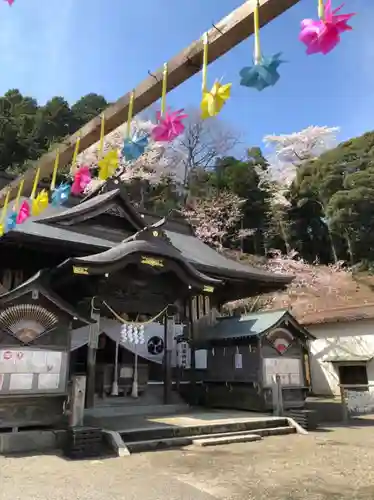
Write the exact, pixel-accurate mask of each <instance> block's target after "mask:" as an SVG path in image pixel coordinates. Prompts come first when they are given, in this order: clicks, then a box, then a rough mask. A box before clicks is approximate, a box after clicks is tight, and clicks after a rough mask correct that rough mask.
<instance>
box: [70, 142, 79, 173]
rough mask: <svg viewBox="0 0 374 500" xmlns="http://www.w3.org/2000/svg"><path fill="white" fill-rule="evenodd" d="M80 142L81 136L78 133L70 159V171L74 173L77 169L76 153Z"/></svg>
mask: <svg viewBox="0 0 374 500" xmlns="http://www.w3.org/2000/svg"><path fill="white" fill-rule="evenodd" d="M80 144H81V136H80V134H79V133H78V137H77V140H76V142H75V148H74V153H73V159H72V161H71V172H72V173H73V174H75V171H76V169H77V158H78V153H79V147H80Z"/></svg>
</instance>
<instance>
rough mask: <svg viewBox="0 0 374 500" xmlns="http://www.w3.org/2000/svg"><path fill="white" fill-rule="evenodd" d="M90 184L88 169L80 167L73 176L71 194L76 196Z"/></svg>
mask: <svg viewBox="0 0 374 500" xmlns="http://www.w3.org/2000/svg"><path fill="white" fill-rule="evenodd" d="M90 182H91V172H90V169H89V167H87V166H85V165H84V166H82V167H80V168H79V169H78V170H77V171H76V172H75V174H74V181H73V184H72V186H71V194H73V195H75V196H77V195H79V194H81V193H83V191H84V190H85V189H86V186H87V185H88V184H89V183H90Z"/></svg>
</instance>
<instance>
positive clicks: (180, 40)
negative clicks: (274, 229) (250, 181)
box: [0, 0, 374, 146]
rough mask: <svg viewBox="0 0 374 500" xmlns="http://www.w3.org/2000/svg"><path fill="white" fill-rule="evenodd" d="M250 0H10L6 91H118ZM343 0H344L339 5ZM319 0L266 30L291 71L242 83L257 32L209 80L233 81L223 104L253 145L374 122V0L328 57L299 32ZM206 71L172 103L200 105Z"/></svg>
mask: <svg viewBox="0 0 374 500" xmlns="http://www.w3.org/2000/svg"><path fill="white" fill-rule="evenodd" d="M241 3H243V2H242V1H241V0H138V1H135V2H130V1H129V0H15V2H14V5H13V6H12V7H8V5H7V3H6V2H4V0H0V67H1V79H0V93H4V92H5V91H6V90H8V89H9V88H18V89H20V90H21V92H22V93H24V94H26V95H30V96H32V97H35V98H37V99H38V100H39V101H40V102H44V101H46V100H47V99H49V98H50V97H52V96H54V95H62V96H64V97H65V98H66V99H67V100H68V101H69V102H74V101H75V100H77V99H78V98H79V97H80V96H82V95H83V94H86V93H88V92H97V93H100V94H103V95H104V96H105V97H106V98H107V99H108V100H116V99H117V98H119V97H120V96H121V95H123V94H124V93H126V92H127V91H128V90H130V89H131V88H133V87H135V86H136V85H137V84H138V83H139V82H140V81H141V80H143V79H144V78H145V77H146V76H147V71H148V70H151V71H152V70H154V69H157V68H158V67H160V66H161V65H162V64H163V63H164V62H165V61H167V60H168V59H169V58H170V57H172V56H174V55H175V54H177V53H178V52H179V51H180V50H181V49H183V48H184V47H185V46H187V45H189V44H190V43H191V42H192V41H193V40H195V39H196V38H198V37H199V36H200V35H201V34H202V33H203V32H204V31H205V30H207V29H208V28H209V27H210V26H211V24H212V22H217V21H219V20H220V19H221V18H222V17H224V16H225V15H227V14H229V13H230V12H231V10H233V9H234V8H236V7H238V6H239V5H240V4H241ZM339 3H340V2H339V1H338V0H335V6H338V5H339ZM316 5H317V0H301V1H300V3H299V4H298V5H296V6H295V7H293V8H292V9H290V10H289V11H287V12H286V13H284V14H283V15H282V16H280V17H279V18H277V19H276V20H275V21H273V22H272V23H270V24H269V25H268V26H266V27H265V28H264V29H263V30H262V31H261V41H262V49H263V52H264V53H265V54H273V53H275V52H278V51H282V52H283V54H284V58H285V59H286V60H287V61H289V62H288V63H287V64H285V65H283V66H282V67H281V68H280V72H281V80H280V81H279V82H278V84H277V85H276V86H275V87H273V88H269V89H266V90H264V91H263V92H257V91H255V90H252V89H246V88H244V87H240V86H239V76H238V73H239V71H240V69H241V68H242V67H243V66H247V65H250V64H251V60H252V51H253V39H248V40H246V41H244V42H243V43H242V44H241V45H239V46H237V47H235V48H234V49H233V50H232V51H231V52H229V53H228V54H227V55H225V56H223V57H222V58H221V59H220V60H218V61H216V62H215V63H214V64H212V65H210V67H209V71H208V79H209V81H210V83H211V84H213V83H214V79H215V78H221V77H223V80H224V81H225V82H229V81H230V82H233V84H234V85H233V91H232V99H231V100H230V101H229V102H228V104H227V105H226V108H225V109H224V111H223V112H222V115H221V116H222V119H224V120H226V121H227V122H229V123H231V124H232V125H233V126H234V127H235V128H236V129H238V130H239V131H240V132H241V134H242V140H243V142H244V143H246V144H247V145H248V146H249V145H256V144H260V143H261V140H262V137H263V136H264V135H265V134H270V133H277V134H281V133H290V132H295V131H298V130H301V129H302V128H304V127H307V126H308V125H329V126H339V127H341V134H340V138H341V139H346V138H349V137H352V136H357V135H359V134H361V133H363V132H365V131H367V130H372V129H374V113H373V110H374V64H373V63H374V43H373V40H374V38H373V33H372V30H373V26H374V1H373V0H347V1H346V5H345V7H344V11H345V12H357V16H355V18H353V20H352V25H353V27H354V31H353V32H351V33H346V34H344V35H343V38H342V43H341V44H340V45H339V47H338V48H337V49H336V50H335V51H334V52H332V53H331V54H329V55H327V56H322V55H314V56H306V55H305V50H304V47H303V45H302V44H301V43H300V42H299V41H298V33H299V25H300V21H301V19H303V18H305V17H316V10H317V6H316ZM200 88H201V75H200V74H199V75H196V76H195V77H193V78H191V79H190V80H189V81H188V82H186V83H185V84H183V85H182V86H181V87H179V88H178V89H175V90H174V91H173V92H172V93H171V94H170V95H169V98H168V104H170V106H172V107H178V108H179V107H189V106H198V105H199V101H200Z"/></svg>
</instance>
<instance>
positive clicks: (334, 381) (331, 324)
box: [303, 304, 374, 396]
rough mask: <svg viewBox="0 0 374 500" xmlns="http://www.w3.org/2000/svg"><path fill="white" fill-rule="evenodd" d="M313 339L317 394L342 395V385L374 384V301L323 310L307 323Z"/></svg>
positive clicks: (313, 362) (312, 362) (314, 383)
mask: <svg viewBox="0 0 374 500" xmlns="http://www.w3.org/2000/svg"><path fill="white" fill-rule="evenodd" d="M303 324H304V326H305V327H306V328H307V329H308V331H309V332H310V333H311V334H312V335H314V336H315V337H316V340H313V341H311V342H310V365H311V379H312V389H313V393H314V394H315V395H317V396H331V395H336V396H338V395H340V387H339V384H345V385H350V384H363V385H365V384H369V385H370V384H373V386H374V304H371V305H364V306H360V307H358V306H356V307H349V308H339V309H332V310H330V311H324V312H323V319H321V318H318V320H317V317H316V318H314V319H313V318H311V317H308V318H306V320H305V321H304V322H303Z"/></svg>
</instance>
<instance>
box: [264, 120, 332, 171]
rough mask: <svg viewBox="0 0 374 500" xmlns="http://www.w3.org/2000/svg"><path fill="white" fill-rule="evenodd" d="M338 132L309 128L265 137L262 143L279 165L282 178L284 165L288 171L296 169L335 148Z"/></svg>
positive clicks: (316, 127)
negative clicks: (293, 167) (292, 168)
mask: <svg viewBox="0 0 374 500" xmlns="http://www.w3.org/2000/svg"><path fill="white" fill-rule="evenodd" d="M338 132H339V128H338V127H318V126H310V127H307V128H305V129H303V130H301V131H300V132H293V133H292V134H282V135H266V136H265V137H264V139H263V141H264V142H265V144H266V146H268V147H269V148H270V149H271V150H272V153H273V155H274V156H275V157H276V160H277V163H280V164H281V165H280V167H281V168H280V176H282V175H284V169H285V165H287V166H288V168H289V169H290V168H291V166H296V167H298V166H300V165H301V164H303V163H304V162H305V161H307V160H312V159H313V158H317V157H318V156H320V155H321V154H322V153H324V152H325V151H327V150H328V149H331V148H333V147H335V146H336V143H337V139H336V135H337V133H338ZM282 165H283V169H282Z"/></svg>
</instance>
